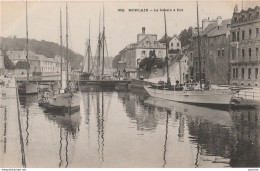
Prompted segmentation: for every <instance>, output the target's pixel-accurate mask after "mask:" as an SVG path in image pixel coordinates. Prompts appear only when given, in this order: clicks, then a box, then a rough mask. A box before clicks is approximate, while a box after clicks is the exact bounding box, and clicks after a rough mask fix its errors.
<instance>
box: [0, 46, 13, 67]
mask: <svg viewBox="0 0 260 171" xmlns="http://www.w3.org/2000/svg"><path fill="white" fill-rule="evenodd" d="M1 50H2V54H3V56H4V65H5V68H6V69H14V68H15V67H14V63H13V62H12V61H11V60H10V59H9V57H8V56H7V55H6V50H3V48H2V46H1Z"/></svg>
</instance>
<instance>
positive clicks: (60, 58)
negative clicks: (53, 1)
mask: <svg viewBox="0 0 260 171" xmlns="http://www.w3.org/2000/svg"><path fill="white" fill-rule="evenodd" d="M60 81H61V84H62V15H61V9H60Z"/></svg>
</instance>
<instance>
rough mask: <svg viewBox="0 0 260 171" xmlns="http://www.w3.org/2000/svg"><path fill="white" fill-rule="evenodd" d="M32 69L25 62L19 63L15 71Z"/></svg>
mask: <svg viewBox="0 0 260 171" xmlns="http://www.w3.org/2000/svg"><path fill="white" fill-rule="evenodd" d="M27 67H28V68H30V64H29V63H27V62H25V61H18V62H17V63H16V65H15V69H27Z"/></svg>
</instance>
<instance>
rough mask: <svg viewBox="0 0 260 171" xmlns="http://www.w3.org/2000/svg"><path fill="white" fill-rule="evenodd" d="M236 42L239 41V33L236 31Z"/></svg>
mask: <svg viewBox="0 0 260 171" xmlns="http://www.w3.org/2000/svg"><path fill="white" fill-rule="evenodd" d="M237 41H239V31H237Z"/></svg>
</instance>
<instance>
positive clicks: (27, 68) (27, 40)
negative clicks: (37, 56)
mask: <svg viewBox="0 0 260 171" xmlns="http://www.w3.org/2000/svg"><path fill="white" fill-rule="evenodd" d="M28 37H29V36H28V14H27V1H26V62H27V65H26V72H27V73H26V75H27V77H26V80H27V82H28V81H29V60H28V57H29V52H28V44H29V38H28Z"/></svg>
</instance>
